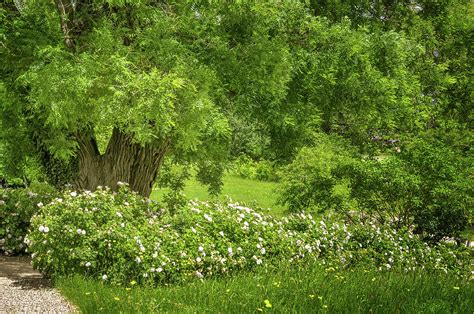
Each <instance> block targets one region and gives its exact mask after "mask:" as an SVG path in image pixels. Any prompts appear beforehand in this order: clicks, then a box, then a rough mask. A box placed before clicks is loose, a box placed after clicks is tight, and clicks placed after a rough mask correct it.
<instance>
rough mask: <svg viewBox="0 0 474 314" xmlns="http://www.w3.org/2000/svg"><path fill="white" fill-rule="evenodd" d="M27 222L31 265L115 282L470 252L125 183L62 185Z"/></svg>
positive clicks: (456, 262)
mask: <svg viewBox="0 0 474 314" xmlns="http://www.w3.org/2000/svg"><path fill="white" fill-rule="evenodd" d="M32 224H33V228H32V229H31V230H32V231H31V233H30V234H29V235H28V238H27V240H26V242H27V243H28V244H29V250H30V252H31V253H32V257H33V265H34V266H35V267H36V268H38V269H39V270H41V271H42V272H44V273H47V274H50V275H53V276H54V275H57V274H64V273H67V274H72V273H80V274H85V275H90V276H94V277H96V278H100V279H102V280H107V281H110V282H117V283H128V282H130V281H131V280H133V281H137V282H140V283H143V282H150V283H160V282H170V281H178V280H185V279H187V278H190V277H193V278H208V277H212V276H218V275H222V274H229V273H235V272H237V271H242V270H252V269H254V268H258V267H265V266H266V265H268V264H269V263H278V262H280V261H281V260H286V261H288V262H290V263H298V262H300V261H306V260H308V259H312V260H316V261H319V262H320V263H322V264H326V265H328V267H330V266H332V265H334V266H335V267H336V266H337V267H350V266H351V265H354V264H359V263H364V264H369V265H372V266H373V267H376V268H377V269H380V270H384V269H391V268H398V269H401V270H405V271H412V270H415V269H422V268H425V269H429V270H439V271H444V272H448V271H457V272H463V271H464V270H465V269H467V268H468V267H469V265H468V261H469V256H468V254H469V253H466V252H465V251H464V250H463V249H462V248H460V247H457V246H456V244H455V243H451V244H448V243H446V244H440V245H438V246H436V247H430V246H428V245H427V244H425V243H423V242H422V241H421V240H420V239H419V238H418V237H417V236H416V235H414V234H413V233H412V232H411V231H410V230H395V229H393V228H391V227H389V226H388V225H381V224H380V223H377V222H375V221H371V220H366V221H364V220H360V221H355V220H354V221H352V222H351V223H349V222H345V221H344V220H343V219H340V218H338V219H331V220H327V219H326V220H322V219H316V218H314V217H312V216H311V215H310V214H305V213H300V214H295V215H291V216H288V217H284V218H275V217H273V216H271V215H268V214H267V213H265V211H263V210H259V209H251V208H248V207H245V206H242V205H240V204H237V203H231V202H230V203H219V202H216V203H209V202H197V201H191V202H189V204H188V205H187V206H186V207H184V208H181V209H179V210H177V211H176V212H175V213H174V214H173V215H171V214H170V213H168V212H167V211H165V210H163V209H161V208H160V206H159V204H157V203H155V202H152V201H149V200H147V199H144V198H141V197H139V196H138V195H136V194H133V193H131V192H129V191H128V190H127V189H126V187H124V188H122V189H121V191H120V192H118V193H111V192H110V191H108V190H106V189H103V190H98V191H95V192H94V193H91V192H85V193H77V194H75V195H74V196H73V195H71V194H70V193H65V194H64V195H63V196H62V198H61V201H59V199H55V200H53V201H52V202H50V203H49V204H45V205H44V206H43V207H42V208H41V209H40V211H39V213H38V214H37V215H36V216H35V217H33V219H32ZM46 230H47V231H46ZM45 231H46V232H45Z"/></svg>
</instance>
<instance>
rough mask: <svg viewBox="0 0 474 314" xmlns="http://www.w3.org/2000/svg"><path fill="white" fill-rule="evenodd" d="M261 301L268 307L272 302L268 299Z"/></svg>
mask: <svg viewBox="0 0 474 314" xmlns="http://www.w3.org/2000/svg"><path fill="white" fill-rule="evenodd" d="M263 303H265V307H268V308H271V307H272V304H271V303H270V300H268V299H266V300H263Z"/></svg>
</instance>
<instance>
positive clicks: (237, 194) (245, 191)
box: [150, 174, 284, 216]
mask: <svg viewBox="0 0 474 314" xmlns="http://www.w3.org/2000/svg"><path fill="white" fill-rule="evenodd" d="M223 182H224V186H223V189H222V193H221V195H220V196H219V199H226V197H230V198H231V199H232V200H234V201H238V202H244V203H246V204H249V205H254V204H255V205H257V206H260V207H263V208H271V212H272V213H273V214H274V215H277V216H281V215H282V214H283V212H284V208H283V207H282V206H281V205H278V204H276V202H275V199H276V194H275V192H274V190H275V189H276V187H277V183H275V182H263V181H258V180H251V179H244V178H241V177H239V176H237V175H233V174H226V175H225V176H224V179H223ZM166 192H167V189H158V188H157V189H155V190H154V191H153V192H152V194H151V196H150V198H151V199H154V200H157V201H160V200H162V199H163V195H164V194H165V193H166ZM184 194H185V195H186V196H187V197H188V198H190V199H199V200H202V201H208V200H212V196H210V195H209V193H207V188H206V186H203V185H202V184H200V183H199V182H198V181H197V180H196V179H194V178H192V179H190V180H188V181H187V182H186V187H185V188H184Z"/></svg>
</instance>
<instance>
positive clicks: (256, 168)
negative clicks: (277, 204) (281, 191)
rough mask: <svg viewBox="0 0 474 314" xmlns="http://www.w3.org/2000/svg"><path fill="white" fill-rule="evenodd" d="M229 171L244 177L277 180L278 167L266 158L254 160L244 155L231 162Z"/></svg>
mask: <svg viewBox="0 0 474 314" xmlns="http://www.w3.org/2000/svg"><path fill="white" fill-rule="evenodd" d="M230 171H231V173H234V174H236V175H239V176H241V177H242V178H245V179H253V180H261V181H278V180H279V175H278V171H279V170H278V168H277V166H276V165H275V163H272V162H271V161H268V160H260V161H254V160H252V159H251V158H249V157H248V156H246V155H241V156H239V157H238V158H237V159H236V160H235V161H234V162H233V164H232V168H231V170H230Z"/></svg>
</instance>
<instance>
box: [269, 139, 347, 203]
mask: <svg viewBox="0 0 474 314" xmlns="http://www.w3.org/2000/svg"><path fill="white" fill-rule="evenodd" d="M354 155H356V154H355V151H354V149H353V148H351V147H350V146H349V145H348V144H347V143H346V142H344V141H343V140H342V139H341V138H339V137H329V136H324V135H320V136H319V138H318V139H317V140H316V144H315V145H314V146H313V147H305V148H303V149H301V150H300V151H299V152H298V154H297V156H296V158H295V160H294V161H293V162H292V163H291V164H289V165H288V166H287V167H285V168H284V169H283V171H282V180H281V184H280V187H279V189H278V194H279V199H278V201H279V203H280V204H282V205H286V206H287V207H288V209H289V211H290V212H298V211H303V210H304V211H316V212H324V211H327V210H329V209H343V208H344V207H345V206H346V205H347V203H348V194H349V191H350V190H349V185H348V181H347V180H344V179H341V178H339V177H337V176H335V175H334V172H335V170H336V169H337V168H339V167H342V166H345V165H348V164H352V163H353V162H355V160H356V159H355V158H354V157H353V156H354Z"/></svg>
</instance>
